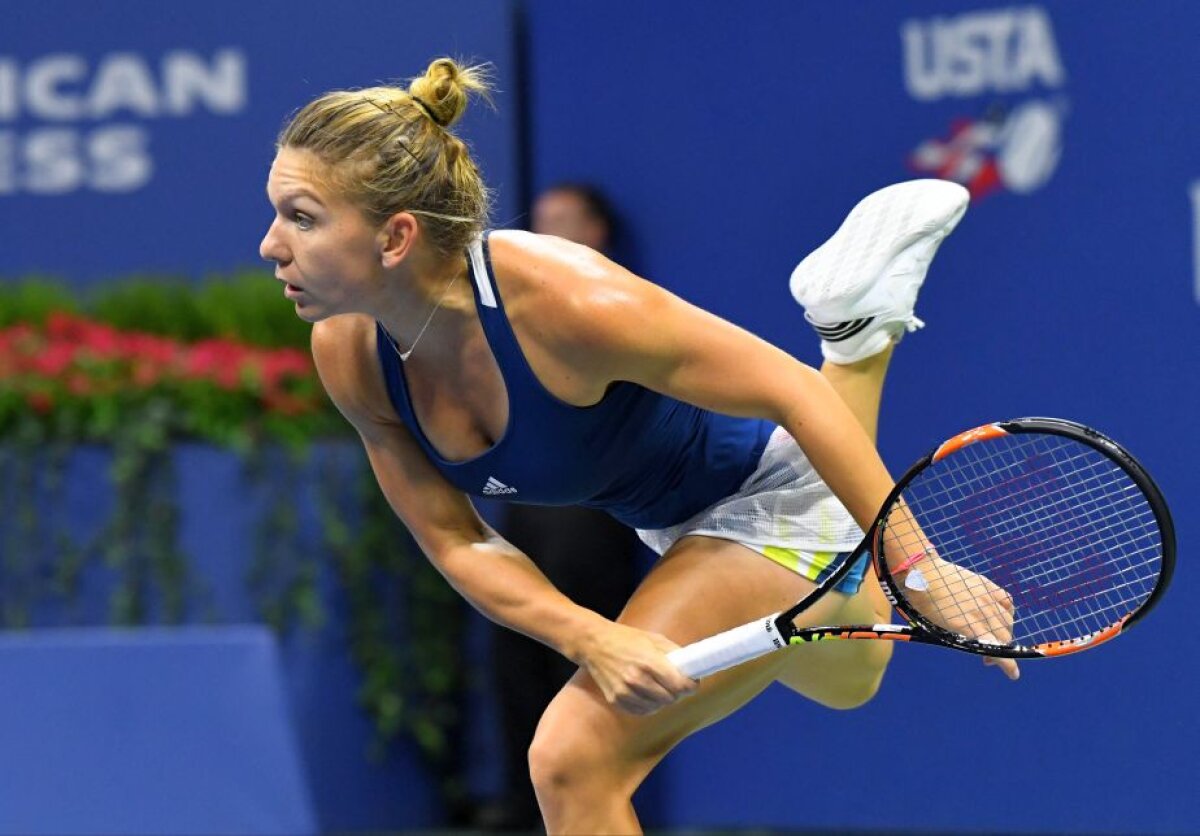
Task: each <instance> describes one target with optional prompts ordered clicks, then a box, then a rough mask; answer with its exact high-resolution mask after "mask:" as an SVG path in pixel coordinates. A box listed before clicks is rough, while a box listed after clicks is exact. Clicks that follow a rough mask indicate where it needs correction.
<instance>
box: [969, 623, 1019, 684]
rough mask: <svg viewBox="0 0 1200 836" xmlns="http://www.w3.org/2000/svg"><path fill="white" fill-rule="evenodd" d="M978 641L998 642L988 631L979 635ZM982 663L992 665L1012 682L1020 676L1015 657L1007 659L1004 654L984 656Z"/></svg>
mask: <svg viewBox="0 0 1200 836" xmlns="http://www.w3.org/2000/svg"><path fill="white" fill-rule="evenodd" d="M979 640H980V641H983V642H990V643H992V644H998V643H999V642H998V641H997V639H996V637H995V636H993V635H991V634H990V633H985V634H984V635H982V636H980V637H979ZM983 663H984V664H985V665H992V666H995V667H997V668H999V669H1000V671H1001V672H1002V673H1003V674H1004V675H1005V676H1007V677H1008V678H1009V679H1011V680H1013V681H1014V682H1015V681H1016V680H1018V679H1020V678H1021V669H1020V668H1018V667H1017V660H1016V659H1009V658H1007V657H1004V656H984V657H983Z"/></svg>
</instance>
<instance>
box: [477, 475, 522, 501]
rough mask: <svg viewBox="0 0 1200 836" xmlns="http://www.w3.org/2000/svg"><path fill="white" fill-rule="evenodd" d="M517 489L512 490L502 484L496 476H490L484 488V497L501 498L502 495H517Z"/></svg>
mask: <svg viewBox="0 0 1200 836" xmlns="http://www.w3.org/2000/svg"><path fill="white" fill-rule="evenodd" d="M516 492H517V489H516V488H510V487H509V486H508V485H506V484H504V483H503V482H501V481H500V480H499V479H497V478H496V477H495V476H489V477H488V480H487V484H486V485H484V486H483V495H484V496H500V495H502V494H508V493H516Z"/></svg>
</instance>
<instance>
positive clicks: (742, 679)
mask: <svg viewBox="0 0 1200 836" xmlns="http://www.w3.org/2000/svg"><path fill="white" fill-rule="evenodd" d="M810 589H812V583H811V582H810V581H808V580H806V579H804V578H802V577H800V576H799V575H796V574H794V573H792V572H789V571H788V570H786V569H784V568H783V567H781V566H779V565H777V564H775V563H773V562H772V561H770V560H768V559H766V558H764V557H762V556H761V555H759V554H756V553H754V552H752V551H750V550H749V549H747V548H745V547H743V546H740V545H738V544H736V543H733V542H730V541H726V540H718V539H714V538H709V537H686V538H683V539H681V540H680V541H679V542H678V543H676V544H675V546H674V547H672V548H671V549H670V550H669V551H668V552H667V554H666V555H664V556H663V558H662V559H661V560H660V561H659V562H658V563H657V564H656V565H655V567H654V569H653V570H651V572H650V573H649V574H648V575H647V577H646V579H645V580H644V581H643V582H642V584H641V585H640V586H639V587H638V589H637V590H636V591H635V592H634V594H633V596H632V597H631V598H630V600H629V602H628V604H627V605H626V607H625V609H624V611H623V612H622V613H621V615H620V617H619V618H618V621H620V622H621V623H624V624H629V625H631V626H635V627H638V628H640V629H643V630H648V631H651V632H656V633H661V634H663V635H665V636H667V637H668V638H670V639H671V640H672V641H674V642H676V643H678V644H681V645H683V644H687V643H689V642H692V641H696V640H698V639H701V638H705V637H707V636H710V635H712V634H714V633H717V632H720V631H721V630H726V629H728V628H730V627H736V626H738V625H739V624H743V623H745V622H747V621H750V620H752V619H754V618H756V617H758V616H762V615H766V614H768V613H771V612H775V611H778V610H781V609H785V608H786V607H788V606H790V605H791V604H794V603H795V602H796V601H797V600H798V599H799V598H800V597H802V596H803V595H804V594H805V592H807V591H808V590H810ZM834 594H836V593H834ZM790 655H791V654H790V653H789V652H784V653H773V654H769V655H767V656H765V657H763V658H761V659H756V660H753V661H751V662H747V663H746V664H743V665H739V666H737V667H736V668H732V669H730V670H727V671H722V672H721V673H718V674H715V675H713V676H711V677H708V678H706V679H705V680H704V681H703V682H702V683H701V686H700V689H699V690H698V692H697V693H696V694H694V695H693V696H691V697H688V698H686V699H683V700H680V701H679V702H677V703H675V704H673V705H670V706H667V707H666V708H663V709H662V710H660V711H658V712H656V713H654V714H651V715H647V716H635V715H632V714H626V713H624V712H622V711H619V710H617V709H616V708H614V707H613V706H611V705H609V704H608V703H607V702H606V701H605V699H604V697H603V695H602V694H601V693H600V691H599V689H598V688H597V687H596V686H595V684H594V683H593V682H592V680H591V678H590V677H589V676H588V675H587V673H586V672H585V671H583V670H580V671H579V672H578V673H576V675H575V676H574V677H573V678H572V679H571V681H570V682H569V683H568V684H567V686H566V687H565V688H563V690H562V691H561V692H559V694H558V695H557V696H556V697H555V698H554V701H553V702H552V703H551V706H550V708H549V709H548V710H547V712H546V714H545V716H544V717H543V719H542V722H541V725H540V727H539V730H538V734H539V736H542V737H544V738H546V739H550V740H557V741H558V742H559V743H560V744H565V745H569V746H571V747H573V748H575V750H576V751H578V752H579V754H580V757H581V758H585V759H586V760H587V761H588V762H589V763H590V764H591V768H592V769H594V770H606V769H608V770H612V773H611V774H609V775H606V776H604V777H606V778H607V779H608V780H611V781H613V782H615V783H619V784H622V785H623V786H624V788H625V789H626V790H627V791H629V792H632V791H633V789H635V788H636V786H637V785H638V784H639V783H640V782H641V780H642V779H643V778H644V777H645V775H646V774H647V773H648V772H649V771H650V769H651V768H653V766H654V764H656V763H657V762H658V761H659V760H660V759H661V758H662V757H663V756H664V755H665V754H666V753H667V752H669V751H670V750H671V748H672V747H673V746H674V745H675V744H676V743H678V742H679V741H680V740H682V739H683V738H685V737H687V736H688V735H689V734H691V733H692V732H694V731H697V730H698V729H701V728H703V727H704V726H707V725H710V724H711V723H714V722H716V721H717V720H720V719H721V718H722V717H725V716H726V715H728V714H729V713H731V712H733V711H735V710H736V709H737V708H739V707H740V706H742V705H743V704H745V703H746V702H747V701H749V700H750V699H752V698H753V697H754V696H755V695H757V694H758V693H759V692H761V691H762V690H763V689H764V688H766V687H767V686H768V685H769V684H771V682H773V681H774V680H775V679H776V678H777V677H778V676H780V674H781V673H782V672H783V671H784V669H785V668H786V666H787V664H788V661H789V656H790ZM584 751H586V752H587V756H585V755H584V754H583V753H584Z"/></svg>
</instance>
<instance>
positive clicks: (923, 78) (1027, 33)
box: [900, 6, 1065, 101]
mask: <svg viewBox="0 0 1200 836" xmlns="http://www.w3.org/2000/svg"><path fill="white" fill-rule="evenodd" d="M900 35H901V38H902V39H903V41H904V81H905V85H906V86H907V88H908V92H909V94H910V95H912V97H913V98H915V99H920V100H921V101H932V100H934V99H940V98H943V97H946V96H960V97H965V96H977V95H979V94H981V93H987V92H994V93H1013V92H1020V91H1023V90H1028V89H1030V88H1031V87H1033V86H1034V85H1035V84H1042V85H1045V86H1046V87H1060V86H1062V84H1063V82H1064V80H1065V73H1064V72H1063V67H1062V61H1061V60H1060V59H1059V55H1058V46H1057V45H1056V43H1055V40H1054V30H1053V29H1052V28H1051V26H1050V18H1049V17H1048V16H1047V15H1046V12H1045V11H1044V10H1043V9H1040V8H1038V7H1036V6H1032V7H1028V8H1024V9H1001V10H997V11H983V12H971V13H968V14H963V15H959V16H957V17H951V18H942V17H935V18H933V19H931V20H909V21H906V22H905V23H904V24H903V26H902V27H901V32H900Z"/></svg>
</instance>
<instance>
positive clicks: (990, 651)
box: [774, 418, 1176, 659]
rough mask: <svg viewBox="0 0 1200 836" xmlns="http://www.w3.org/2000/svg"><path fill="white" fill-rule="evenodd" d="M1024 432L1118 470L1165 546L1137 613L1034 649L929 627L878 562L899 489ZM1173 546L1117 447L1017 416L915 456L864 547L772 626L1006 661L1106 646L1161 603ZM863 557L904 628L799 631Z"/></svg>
mask: <svg viewBox="0 0 1200 836" xmlns="http://www.w3.org/2000/svg"><path fill="white" fill-rule="evenodd" d="M1023 433H1043V434H1049V435H1058V436H1064V437H1066V438H1070V439H1072V440H1074V441H1077V442H1080V443H1082V444H1085V445H1087V446H1088V447H1090V448H1091V449H1094V450H1096V451H1097V452H1099V453H1101V454H1103V455H1104V456H1106V457H1107V458H1109V459H1110V460H1111V461H1112V462H1114V463H1115V464H1116V465H1117V466H1118V467H1120V468H1121V469H1122V470H1123V471H1124V472H1125V473H1126V474H1127V475H1128V476H1129V477H1130V478H1131V479H1132V480H1133V482H1134V483H1135V484H1136V485H1137V486H1138V488H1139V489H1140V490H1141V491H1142V494H1143V495H1144V496H1145V497H1146V500H1147V502H1148V504H1149V505H1150V508H1151V511H1152V513H1153V514H1154V517H1155V521H1156V522H1157V523H1158V527H1159V532H1160V534H1161V542H1162V554H1161V567H1160V570H1159V573H1158V577H1157V579H1156V581H1155V586H1154V589H1153V590H1152V591H1151V593H1150V595H1148V596H1147V597H1146V600H1145V601H1143V602H1142V603H1141V604H1140V605H1139V606H1138V607H1137V609H1135V610H1134V611H1133V612H1131V613H1129V614H1128V615H1126V616H1124V617H1122V618H1121V619H1119V620H1118V621H1117V622H1116V623H1114V624H1111V625H1109V626H1107V627H1105V628H1102V629H1100V630H1097V631H1096V632H1094V633H1091V634H1090V635H1087V636H1082V637H1079V638H1075V639H1070V640H1065V641H1056V642H1047V643H1044V644H1039V645H1036V646H1033V647H1024V646H1015V647H1014V646H1002V645H994V644H985V643H983V642H979V641H976V640H974V639H971V638H969V637H967V636H963V635H961V634H959V633H955V632H952V631H950V630H946V629H945V628H943V627H941V626H939V625H937V624H934V623H933V622H932V621H930V620H929V619H928V618H926V617H924V616H923V615H922V614H921V613H920V612H918V611H916V610H915V609H914V608H913V607H912V606H911V605H910V604H909V603H908V602H907V600H906V598H905V596H904V594H903V593H902V592H901V591H900V587H899V582H898V580H897V579H896V577H895V576H894V575H893V574H892V572H891V570H890V569H889V568H888V565H887V561H886V560H885V559H884V557H883V545H882V539H883V532H884V526H885V525H886V520H887V518H888V517H889V516H890V515H891V513H892V511H893V510H894V507H893V506H894V505H895V503H896V500H897V499H898V498H899V497H900V495H901V494H902V493H903V492H904V489H905V488H906V487H907V486H908V485H909V484H910V483H911V482H912V481H913V479H915V478H916V477H917V475H918V474H920V473H921V472H922V471H923V470H925V468H926V467H928V466H929V465H930V464H932V463H934V462H938V461H941V460H942V459H944V458H946V457H947V456H949V455H951V454H953V453H955V452H957V451H959V450H961V449H962V448H964V447H966V446H968V445H971V444H977V443H981V442H987V441H990V440H993V439H996V438H1002V437H1004V436H1006V435H1020V434H1023ZM1175 549H1176V546H1175V526H1174V523H1173V521H1172V519H1171V513H1170V511H1169V509H1168V508H1167V503H1166V500H1165V499H1164V498H1163V495H1162V491H1161V490H1159V487H1158V485H1157V484H1156V483H1155V482H1154V480H1153V479H1152V478H1151V476H1150V474H1149V473H1147V472H1146V469H1145V468H1144V467H1142V465H1141V463H1140V462H1138V460H1137V459H1135V458H1134V457H1133V455H1132V454H1131V453H1129V452H1128V451H1127V450H1125V448H1124V447H1122V446H1121V445H1120V444H1118V443H1117V442H1115V441H1113V440H1112V439H1111V438H1109V437H1107V436H1106V435H1104V434H1103V433H1101V432H1099V431H1097V430H1095V429H1092V428H1091V427H1088V426H1086V425H1084V424H1079V423H1077V422H1074V421H1068V420H1065V419H1062V418H1015V419H1012V420H1008V421H998V422H995V423H992V424H983V425H982V426H979V427H975V428H973V429H970V430H967V431H965V432H962V433H959V434H958V435H956V436H954V437H953V438H950V439H948V440H947V441H945V442H943V443H942V444H940V445H938V446H937V447H936V448H934V449H933V450H930V451H929V452H928V453H926V454H925V455H924V456H922V457H921V458H920V459H918V460H917V461H916V462H915V463H914V464H913V465H912V467H910V468H909V469H908V470H907V471H905V473H904V475H903V476H901V477H900V479H899V481H898V482H897V483H896V486H895V487H894V488H893V489H892V490H891V492H890V493H889V494H888V497H887V499H886V500H885V501H884V503H883V506H882V508H881V509H880V512H879V514H878V515H877V516H876V517H875V520H874V522H872V524H871V527H870V529H869V530H868V531H867V534H866V536H865V537H864V538H863V540H862V542H861V543H859V545H858V546H857V547H856V548H855V550H854V551H853V552H851V553H850V555H849V556H848V557H847V558H846V560H845V561H844V562H843V563H842V565H841V566H839V567H838V568H837V569H836V570H835V571H834V572H833V573H832V574H831V575H829V577H827V578H826V579H825V581H824V582H823V583H822V584H821V585H820V586H819V587H817V588H816V589H814V590H813V591H812V592H810V593H809V594H808V595H806V596H805V597H804V598H803V599H801V600H800V601H799V602H798V603H797V604H796V605H795V606H793V607H791V608H790V609H788V610H785V611H784V612H782V613H779V614H778V615H777V616H775V617H774V627H775V630H776V632H777V633H778V634H779V636H780V637H782V638H783V640H784V641H786V642H787V643H788V644H805V643H809V642H817V641H827V640H841V639H883V640H888V641H913V642H919V643H921V644H935V645H942V646H946V647H952V648H955V649H958V650H964V651H966V652H968V653H975V654H978V655H981V656H997V657H1006V658H1010V659H1031V658H1033V659H1036V658H1044V657H1051V656H1062V655H1066V654H1069V653H1076V652H1078V651H1081V650H1086V649H1088V648H1092V647H1096V646H1098V645H1100V644H1103V643H1104V642H1106V641H1108V640H1110V639H1112V638H1114V637H1116V636H1118V635H1120V634H1121V633H1123V632H1125V631H1126V630H1128V629H1129V628H1130V627H1131V626H1132V625H1133V624H1135V623H1136V622H1138V621H1140V620H1141V619H1142V618H1143V617H1145V615H1146V613H1148V612H1149V611H1150V610H1151V609H1152V608H1153V607H1154V605H1155V604H1157V603H1158V601H1159V600H1160V599H1161V598H1162V595H1163V592H1164V591H1165V590H1166V588H1167V586H1168V585H1169V584H1170V582H1171V577H1172V576H1173V574H1174V569H1175ZM864 552H869V553H870V555H871V563H872V566H873V567H874V569H875V575H876V577H877V578H878V580H879V584H880V586H881V587H882V588H883V592H884V594H885V595H886V596H887V598H888V601H889V602H890V603H891V604H892V606H893V607H895V608H896V610H897V612H899V613H900V615H901V617H903V618H904V619H905V620H906V621H907V622H908V623H907V624H861V625H840V626H818V627H803V628H798V627H796V626H795V624H794V623H793V622H794V619H795V618H796V617H797V616H798V615H800V614H801V613H802V612H804V611H805V610H806V609H808V607H809V606H811V605H812V604H813V603H815V602H816V601H817V600H818V599H820V598H822V597H823V596H824V595H825V594H826V593H827V592H828V591H829V590H830V589H833V588H834V587H835V586H837V584H838V583H839V582H840V581H841V580H842V579H843V578H845V577H846V575H847V574H849V572H850V570H851V569H852V568H853V566H854V564H855V563H857V562H858V560H859V558H861V557H862V555H863V553H864Z"/></svg>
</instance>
